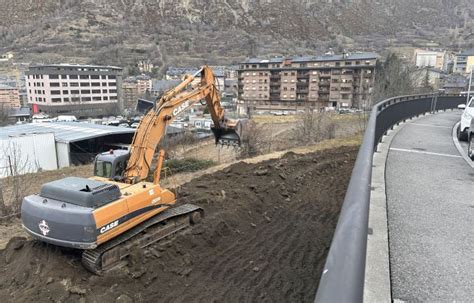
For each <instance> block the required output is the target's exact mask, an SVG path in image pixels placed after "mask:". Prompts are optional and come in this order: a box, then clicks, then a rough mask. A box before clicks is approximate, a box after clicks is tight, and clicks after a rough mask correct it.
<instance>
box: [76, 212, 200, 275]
mask: <svg viewBox="0 0 474 303" xmlns="http://www.w3.org/2000/svg"><path fill="white" fill-rule="evenodd" d="M203 216H204V210H203V209H202V208H200V207H199V206H196V205H193V204H184V205H181V206H178V207H173V208H169V209H167V210H165V211H163V212H161V213H159V214H157V215H156V216H154V217H152V218H150V219H148V220H147V221H145V222H143V223H141V224H139V225H137V226H135V227H133V228H132V229H130V230H128V231H126V232H125V233H123V234H121V235H119V236H117V237H115V238H114V239H112V240H110V241H108V242H106V243H104V244H102V245H99V246H98V247H97V248H95V249H90V250H85V251H84V252H83V253H82V264H83V265H84V267H85V268H86V269H87V270H89V271H90V272H92V273H94V274H97V275H101V274H103V273H104V272H106V271H109V270H110V269H112V268H115V267H117V266H120V265H123V264H124V260H123V259H124V258H125V257H126V256H128V255H129V254H130V250H131V248H133V247H139V248H144V247H147V246H149V245H151V244H153V243H155V242H157V241H159V240H161V239H163V238H165V237H167V236H169V235H171V234H174V233H176V232H178V231H180V230H182V229H184V228H186V227H188V226H190V225H193V224H196V223H198V222H199V221H200V219H201V218H202V217H203ZM140 234H142V235H140ZM138 235H140V236H138Z"/></svg>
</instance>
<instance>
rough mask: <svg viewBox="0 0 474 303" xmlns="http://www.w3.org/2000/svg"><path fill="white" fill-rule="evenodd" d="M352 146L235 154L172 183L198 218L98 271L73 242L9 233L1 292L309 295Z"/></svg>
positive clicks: (308, 298) (7, 295)
mask: <svg viewBox="0 0 474 303" xmlns="http://www.w3.org/2000/svg"><path fill="white" fill-rule="evenodd" d="M356 151H357V148H356V147H342V148H338V149H334V150H325V151H322V152H318V153H313V154H306V155H298V154H294V153H287V154H285V155H284V156H283V157H282V158H280V159H276V160H269V161H264V162H261V163H258V164H247V163H243V162H240V163H237V164H234V165H232V166H230V167H228V168H226V169H224V170H222V171H219V172H216V173H214V174H212V175H204V176H202V177H199V178H197V179H195V180H193V181H191V182H190V183H187V184H185V185H184V186H182V187H181V188H180V189H179V192H178V197H179V199H178V201H179V203H194V204H197V205H200V206H201V207H203V208H204V210H205V212H206V217H205V218H204V220H203V221H202V222H201V223H200V224H198V225H195V226H194V227H192V228H189V229H188V230H186V231H184V232H181V233H180V234H177V235H175V236H172V237H170V238H169V239H166V240H164V241H162V242H159V243H157V244H155V245H153V246H151V247H149V248H147V249H146V250H145V251H143V252H142V251H134V252H133V253H132V254H131V256H130V257H129V260H128V261H129V262H128V265H127V266H125V267H123V268H120V269H116V270H114V271H112V272H109V273H107V274H105V275H104V276H94V275H92V274H90V273H88V272H87V271H86V270H85V269H83V268H82V266H81V264H80V258H79V255H78V253H77V252H75V251H70V250H64V249H59V248H57V247H53V246H49V245H46V244H43V243H40V242H36V241H32V240H26V239H25V238H13V239H12V240H11V241H10V242H9V243H8V245H7V247H6V248H5V249H4V250H2V251H0V301H1V302H51V301H53V302H64V301H79V302H101V303H103V302H256V301H257V302H312V301H313V300H314V294H315V292H316V288H317V285H318V283H319V278H320V275H321V271H322V268H323V265H324V262H325V258H326V254H327V251H328V249H329V245H330V242H331V238H332V234H333V231H334V228H335V226H336V223H337V218H338V214H339V210H340V206H341V203H342V201H343V198H344V194H345V191H346V187H347V184H348V181H349V178H350V174H351V170H352V166H353V162H354V160H355V156H356Z"/></svg>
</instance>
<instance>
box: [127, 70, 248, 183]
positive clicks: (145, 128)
mask: <svg viewBox="0 0 474 303" xmlns="http://www.w3.org/2000/svg"><path fill="white" fill-rule="evenodd" d="M197 74H200V78H201V81H200V82H199V83H198V84H197V85H194V86H191V87H190V88H188V87H189V86H190V85H191V83H192V82H193V80H194V79H195V77H196V76H197ZM201 100H205V102H206V105H207V108H208V109H209V113H210V115H211V118H212V121H213V124H214V125H213V126H212V131H213V133H214V136H215V138H216V143H221V144H226V145H240V134H241V132H242V127H241V123H240V121H239V120H229V119H226V118H225V116H224V109H223V108H222V106H221V103H220V96H219V91H218V90H217V88H216V85H215V78H214V74H213V72H212V70H211V69H210V68H209V67H208V66H204V67H203V68H202V69H200V70H199V71H198V72H197V73H196V74H194V75H186V76H185V78H184V80H183V82H182V83H180V84H179V85H178V86H176V87H175V88H173V89H171V90H169V91H168V92H166V93H165V94H164V95H163V96H162V97H161V98H160V99H159V100H158V101H157V102H156V107H155V108H154V109H151V110H150V111H149V112H148V113H147V114H146V115H145V117H144V118H143V119H142V121H141V122H140V124H139V126H138V129H137V131H136V133H135V136H134V138H133V142H132V146H131V150H130V159H129V161H128V165H127V168H126V169H125V173H124V177H125V182H127V183H136V182H138V181H141V180H144V179H145V178H146V177H147V176H148V173H149V170H150V166H151V162H152V160H153V157H154V154H155V150H156V147H157V146H158V144H159V142H160V141H161V139H162V137H163V136H164V135H165V133H166V127H167V126H168V125H170V124H171V123H172V122H173V120H174V119H175V118H176V117H177V116H179V115H180V114H181V113H182V112H184V111H185V110H186V109H188V108H190V107H191V106H192V105H193V104H195V103H197V102H199V101H201Z"/></svg>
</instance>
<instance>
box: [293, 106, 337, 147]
mask: <svg viewBox="0 0 474 303" xmlns="http://www.w3.org/2000/svg"><path fill="white" fill-rule="evenodd" d="M293 136H294V139H295V140H296V141H297V142H298V143H299V144H312V143H316V142H320V141H322V140H325V139H332V138H334V137H335V136H336V124H335V123H334V122H333V121H332V119H331V117H330V116H329V114H328V113H326V112H320V113H315V112H313V111H310V110H306V111H305V113H304V114H301V115H299V117H298V120H297V122H296V126H295V128H294V129H293Z"/></svg>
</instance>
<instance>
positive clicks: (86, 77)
mask: <svg viewBox="0 0 474 303" xmlns="http://www.w3.org/2000/svg"><path fill="white" fill-rule="evenodd" d="M79 78H80V79H89V75H80V76H79Z"/></svg>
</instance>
